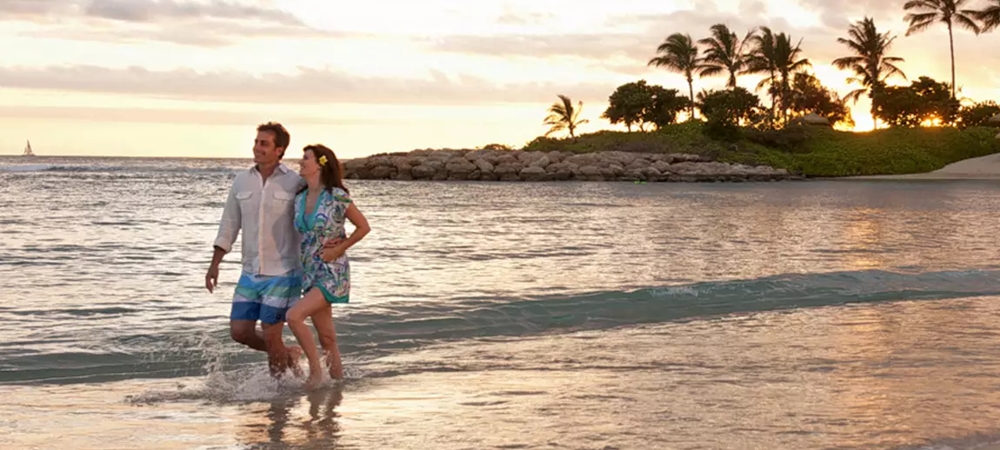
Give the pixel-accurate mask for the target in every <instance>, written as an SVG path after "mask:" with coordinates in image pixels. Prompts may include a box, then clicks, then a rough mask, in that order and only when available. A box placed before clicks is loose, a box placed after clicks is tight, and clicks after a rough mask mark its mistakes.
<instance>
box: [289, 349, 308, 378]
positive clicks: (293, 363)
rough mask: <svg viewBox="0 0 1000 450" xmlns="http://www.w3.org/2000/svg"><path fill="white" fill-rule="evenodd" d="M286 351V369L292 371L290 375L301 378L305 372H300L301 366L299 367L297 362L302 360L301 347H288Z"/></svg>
mask: <svg viewBox="0 0 1000 450" xmlns="http://www.w3.org/2000/svg"><path fill="white" fill-rule="evenodd" d="M287 349H288V368H289V369H292V373H293V374H295V376H297V377H302V376H303V375H305V372H303V371H302V366H300V365H299V361H301V360H302V347H299V346H298V345H289V346H287Z"/></svg>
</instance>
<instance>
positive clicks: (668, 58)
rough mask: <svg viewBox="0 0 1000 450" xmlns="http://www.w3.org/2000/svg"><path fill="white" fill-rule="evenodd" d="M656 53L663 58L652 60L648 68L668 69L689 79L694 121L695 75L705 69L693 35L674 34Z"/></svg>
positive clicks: (690, 102) (690, 106)
mask: <svg viewBox="0 0 1000 450" xmlns="http://www.w3.org/2000/svg"><path fill="white" fill-rule="evenodd" d="M656 53H657V54H660V53H662V54H663V56H657V57H655V58H653V59H650V60H649V62H648V63H647V64H646V66H656V67H666V68H667V69H668V70H670V71H672V72H679V73H682V74H684V76H685V77H687V82H688V92H689V94H690V97H689V98H688V102H689V103H688V111H689V112H690V114H691V118H692V119H694V73H695V72H697V71H699V70H701V69H702V67H703V65H702V63H703V60H702V58H701V57H699V56H698V46H697V45H695V43H694V41H693V40H692V39H691V35H689V34H680V33H674V34H671V35H670V36H668V37H667V39H666V40H664V41H663V43H662V44H660V46H659V47H657V48H656Z"/></svg>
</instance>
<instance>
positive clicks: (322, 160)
mask: <svg viewBox="0 0 1000 450" xmlns="http://www.w3.org/2000/svg"><path fill="white" fill-rule="evenodd" d="M319 165H321V166H325V165H326V155H323V156H320V157H319Z"/></svg>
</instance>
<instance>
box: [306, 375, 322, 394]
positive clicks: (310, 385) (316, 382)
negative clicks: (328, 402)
mask: <svg viewBox="0 0 1000 450" xmlns="http://www.w3.org/2000/svg"><path fill="white" fill-rule="evenodd" d="M321 384H323V372H312V373H310V374H309V379H308V380H306V384H305V388H306V390H310V391H311V390H313V389H316V388H318V387H320V385H321Z"/></svg>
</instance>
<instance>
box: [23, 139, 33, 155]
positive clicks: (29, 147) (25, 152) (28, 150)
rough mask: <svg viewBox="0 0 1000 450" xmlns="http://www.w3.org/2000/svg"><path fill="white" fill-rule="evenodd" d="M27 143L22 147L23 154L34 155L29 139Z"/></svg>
mask: <svg viewBox="0 0 1000 450" xmlns="http://www.w3.org/2000/svg"><path fill="white" fill-rule="evenodd" d="M27 142H28V145H26V146H25V147H24V156H35V152H33V151H31V141H30V140H29V141H27Z"/></svg>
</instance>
